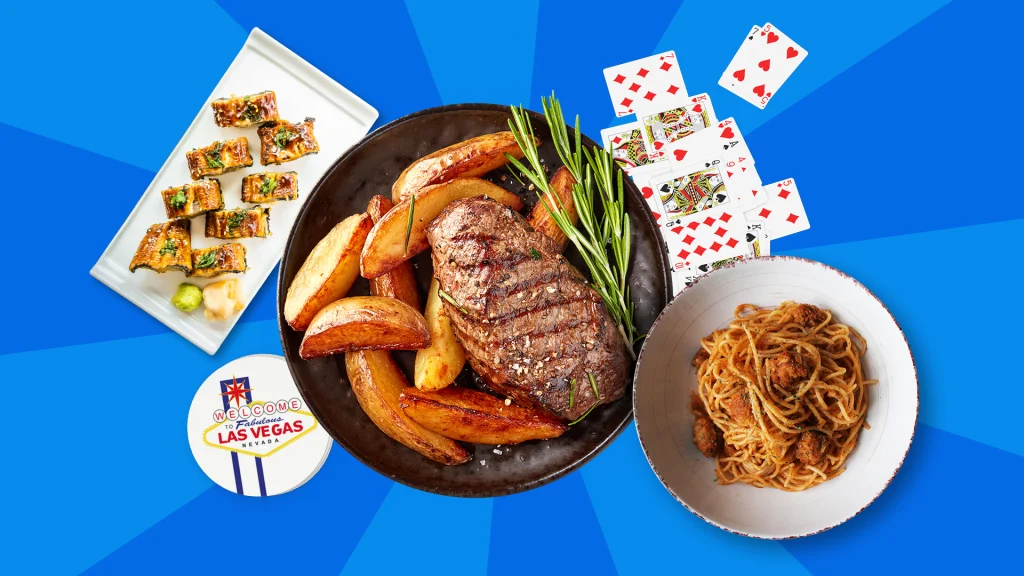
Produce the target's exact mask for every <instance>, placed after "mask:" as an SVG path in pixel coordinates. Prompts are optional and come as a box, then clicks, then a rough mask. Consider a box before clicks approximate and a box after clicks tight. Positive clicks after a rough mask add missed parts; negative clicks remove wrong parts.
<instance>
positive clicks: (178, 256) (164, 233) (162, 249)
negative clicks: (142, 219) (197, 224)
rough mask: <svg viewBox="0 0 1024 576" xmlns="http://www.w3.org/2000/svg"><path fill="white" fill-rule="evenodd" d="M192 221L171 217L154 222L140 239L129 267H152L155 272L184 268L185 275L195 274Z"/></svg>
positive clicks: (136, 268) (130, 268)
mask: <svg viewBox="0 0 1024 576" xmlns="http://www.w3.org/2000/svg"><path fill="white" fill-rule="evenodd" d="M191 231H192V221H191V220H184V219H176V220H171V221H169V222H163V223H161V224H153V225H152V226H150V227H149V230H146V235H145V236H144V237H143V238H142V242H139V248H138V250H136V251H135V257H134V258H132V262H131V264H129V265H128V269H129V270H131V271H132V272H135V271H136V270H138V269H139V268H149V269H150V270H153V271H154V272H160V273H163V272H167V271H168V270H181V271H182V272H184V273H185V275H186V276H188V275H189V274H191V273H192V232H191Z"/></svg>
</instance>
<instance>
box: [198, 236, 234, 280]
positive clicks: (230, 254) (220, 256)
mask: <svg viewBox="0 0 1024 576" xmlns="http://www.w3.org/2000/svg"><path fill="white" fill-rule="evenodd" d="M247 269H248V266H246V262H245V246H242V245H241V244H221V245H220V246H211V247H209V248H198V249H196V250H193V251H192V275H193V276H199V277H200V278H213V277H214V276H220V275H221V274H230V273H232V272H235V273H238V274H241V273H243V272H245V271H246V270H247Z"/></svg>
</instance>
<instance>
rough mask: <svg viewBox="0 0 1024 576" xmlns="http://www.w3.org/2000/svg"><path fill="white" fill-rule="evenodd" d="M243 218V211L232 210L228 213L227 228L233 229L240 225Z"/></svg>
mask: <svg viewBox="0 0 1024 576" xmlns="http://www.w3.org/2000/svg"><path fill="white" fill-rule="evenodd" d="M242 220H245V212H232V213H230V214H228V230H234V229H235V228H238V227H239V226H241V225H242Z"/></svg>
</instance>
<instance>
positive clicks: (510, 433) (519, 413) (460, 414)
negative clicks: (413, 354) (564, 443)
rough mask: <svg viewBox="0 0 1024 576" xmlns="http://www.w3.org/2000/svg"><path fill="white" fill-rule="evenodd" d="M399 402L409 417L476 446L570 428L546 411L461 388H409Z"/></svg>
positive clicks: (549, 435) (536, 437)
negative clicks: (429, 389)
mask: <svg viewBox="0 0 1024 576" xmlns="http://www.w3.org/2000/svg"><path fill="white" fill-rule="evenodd" d="M399 400H400V405H401V407H402V409H403V410H405V413H406V415H407V416H409V417H410V418H412V420H413V421H414V422H416V423H418V424H420V425H422V426H423V427H424V428H426V429H427V430H432V431H434V432H437V433H438V434H443V435H445V436H447V437H449V438H454V439H456V440H462V441H463V442H472V443H474V444H518V443H520V442H525V441H527V440H540V439H544V438H555V437H557V436H561V435H562V434H563V433H564V432H565V431H566V430H568V429H569V427H568V426H566V425H565V424H564V423H562V422H561V421H560V420H556V419H555V418H552V417H551V416H549V415H547V414H544V413H542V412H538V411H536V410H533V409H531V408H524V407H522V406H517V405H515V404H505V401H504V400H501V399H499V398H496V397H494V396H491V395H490V394H485V393H483V392H479V391H477V390H471V389H469V388H462V387H460V386H449V387H448V388H444V389H443V390H436V391H433V392H428V391H426V390H420V389H418V388H406V389H405V391H404V392H402V396H401V398H400V399H399Z"/></svg>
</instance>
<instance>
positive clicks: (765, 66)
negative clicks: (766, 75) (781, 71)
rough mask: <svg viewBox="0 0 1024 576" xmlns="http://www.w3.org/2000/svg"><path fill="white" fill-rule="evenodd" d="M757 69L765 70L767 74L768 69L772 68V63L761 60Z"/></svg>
mask: <svg viewBox="0 0 1024 576" xmlns="http://www.w3.org/2000/svg"><path fill="white" fill-rule="evenodd" d="M757 67H758V68H760V69H761V70H764V71H765V72H767V71H768V69H769V68H771V67H772V61H771V60H770V59H769V60H761V61H760V62H758V63H757Z"/></svg>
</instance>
